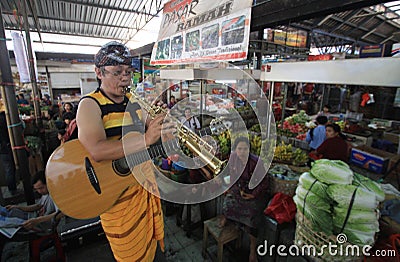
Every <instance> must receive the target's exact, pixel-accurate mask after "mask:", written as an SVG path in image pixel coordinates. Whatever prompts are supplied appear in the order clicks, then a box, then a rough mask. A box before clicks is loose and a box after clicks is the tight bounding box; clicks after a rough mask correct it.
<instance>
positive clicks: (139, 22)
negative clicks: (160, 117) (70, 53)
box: [1, 0, 166, 49]
mask: <svg viewBox="0 0 400 262" xmlns="http://www.w3.org/2000/svg"><path fill="white" fill-rule="evenodd" d="M24 2H25V1H24V0H1V9H2V13H3V21H4V27H5V29H6V30H17V31H18V30H23V17H24V16H23V15H24V10H25V5H24ZM26 2H27V5H26V11H27V15H28V22H29V29H30V31H31V32H36V33H38V37H36V38H35V37H32V38H33V39H36V40H34V41H36V42H41V43H42V44H56V45H57V44H58V45H65V44H67V45H68V44H69V45H72V46H94V47H95V49H98V47H99V46H101V45H102V44H104V43H106V42H108V41H110V40H119V41H121V42H124V43H126V44H127V45H128V46H129V47H131V48H132V47H139V46H141V45H142V44H141V43H140V41H139V40H140V39H143V35H141V34H142V33H146V34H149V33H151V34H153V35H154V34H157V31H158V26H156V27H153V29H152V31H151V32H148V29H147V28H148V27H149V24H151V23H152V22H154V20H157V19H159V18H160V17H161V11H162V8H163V6H164V3H165V2H166V0H138V1H126V0H100V1H99V0H27V1H26ZM156 22H157V21H156ZM146 26H147V27H146ZM36 33H34V35H36ZM51 36H53V37H51ZM61 36H63V37H61ZM77 37H79V38H83V40H77ZM153 41H154V39H153ZM69 48H73V47H71V46H70V47H69Z"/></svg>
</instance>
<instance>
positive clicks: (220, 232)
mask: <svg viewBox="0 0 400 262" xmlns="http://www.w3.org/2000/svg"><path fill="white" fill-rule="evenodd" d="M218 223H219V217H214V218H211V219H209V220H207V221H204V233H203V251H202V255H203V257H204V258H206V252H207V245H208V243H207V242H208V233H210V234H211V236H213V237H214V239H215V240H216V241H217V244H218V255H217V261H218V262H222V254H223V250H224V245H225V244H226V243H228V242H231V241H232V240H235V239H237V241H236V247H237V248H239V247H240V244H241V243H240V240H241V231H240V229H238V228H236V227H235V225H233V224H232V223H229V222H228V221H227V223H226V224H225V226H224V227H223V228H220V227H219V226H218Z"/></svg>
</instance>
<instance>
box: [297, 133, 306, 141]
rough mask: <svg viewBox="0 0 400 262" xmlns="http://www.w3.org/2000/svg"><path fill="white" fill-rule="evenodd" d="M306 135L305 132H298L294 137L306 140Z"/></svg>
mask: <svg viewBox="0 0 400 262" xmlns="http://www.w3.org/2000/svg"><path fill="white" fill-rule="evenodd" d="M306 137H307V133H304V134H298V135H297V136H296V139H299V140H306Z"/></svg>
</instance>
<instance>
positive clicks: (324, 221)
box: [293, 195, 333, 235]
mask: <svg viewBox="0 0 400 262" xmlns="http://www.w3.org/2000/svg"><path fill="white" fill-rule="evenodd" d="M293 200H294V202H295V203H296V206H297V212H299V211H300V212H303V214H304V216H305V217H306V218H307V219H308V220H309V221H310V222H311V226H312V228H313V230H315V231H316V232H324V233H325V234H327V235H332V230H333V225H332V216H331V214H330V213H329V212H328V211H325V210H322V209H318V208H315V207H314V206H311V205H308V204H306V206H305V207H304V208H303V203H304V201H303V199H301V198H299V196H297V195H295V196H294V197H293Z"/></svg>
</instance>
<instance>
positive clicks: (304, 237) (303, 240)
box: [294, 210, 363, 262]
mask: <svg viewBox="0 0 400 262" xmlns="http://www.w3.org/2000/svg"><path fill="white" fill-rule="evenodd" d="M294 243H295V245H297V246H298V247H299V248H300V250H301V248H302V247H304V246H308V247H309V246H313V247H315V249H316V255H315V256H313V254H305V255H307V257H309V258H310V259H311V260H312V261H316V262H331V261H332V262H336V261H343V262H359V261H362V260H363V256H362V246H361V247H359V253H360V255H359V256H357V255H356V254H353V256H345V255H347V254H346V252H345V250H346V247H347V246H349V245H351V246H355V245H352V244H350V243H348V242H345V243H343V244H338V243H337V236H334V235H331V236H328V235H326V234H325V233H323V232H315V231H314V230H313V229H312V225H311V222H310V221H309V220H308V219H307V218H306V217H305V216H304V215H303V213H302V212H300V211H299V210H297V213H296V233H295V240H294ZM330 243H331V245H337V248H336V249H335V251H337V252H338V253H337V255H335V256H333V255H331V254H330V253H329V249H328V248H324V250H323V251H324V252H322V253H323V255H319V253H320V252H321V248H322V247H323V246H325V247H329V244H330ZM340 250H343V252H342V256H340ZM350 255H352V254H351V253H350Z"/></svg>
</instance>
